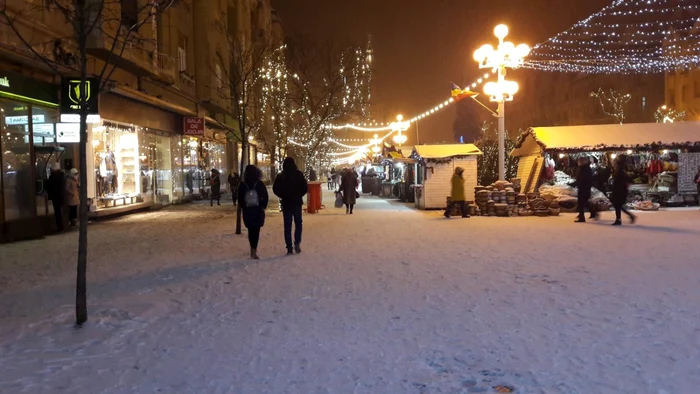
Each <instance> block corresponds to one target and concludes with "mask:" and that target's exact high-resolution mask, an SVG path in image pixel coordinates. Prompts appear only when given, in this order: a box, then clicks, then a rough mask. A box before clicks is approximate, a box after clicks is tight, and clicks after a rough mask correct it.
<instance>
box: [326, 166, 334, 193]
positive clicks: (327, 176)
mask: <svg viewBox="0 0 700 394" xmlns="http://www.w3.org/2000/svg"><path fill="white" fill-rule="evenodd" d="M326 180H327V181H328V190H333V188H332V186H333V183H332V182H333V177H332V175H331V171H330V170H328V171H327V172H326Z"/></svg>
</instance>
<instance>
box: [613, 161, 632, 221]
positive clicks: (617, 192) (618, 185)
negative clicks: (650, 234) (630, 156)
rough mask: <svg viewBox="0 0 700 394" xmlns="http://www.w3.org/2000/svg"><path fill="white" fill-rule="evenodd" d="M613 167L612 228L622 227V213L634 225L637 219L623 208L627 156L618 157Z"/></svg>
mask: <svg viewBox="0 0 700 394" xmlns="http://www.w3.org/2000/svg"><path fill="white" fill-rule="evenodd" d="M613 166H614V172H613V186H612V198H611V200H612V201H611V202H612V204H613V207H615V222H614V223H613V226H622V218H621V217H622V212H624V213H625V214H627V216H629V218H630V222H632V224H634V222H635V220H636V219H637V217H636V216H634V215H633V214H632V213H630V211H628V210H627V208H625V204H627V193H628V191H627V189H628V187H629V177H628V176H627V172H625V168H626V167H627V156H625V155H620V156H618V157H617V159H616V160H615V163H614V164H613Z"/></svg>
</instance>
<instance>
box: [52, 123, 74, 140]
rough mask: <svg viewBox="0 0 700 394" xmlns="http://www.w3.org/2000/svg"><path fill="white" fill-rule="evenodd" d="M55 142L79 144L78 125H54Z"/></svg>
mask: <svg viewBox="0 0 700 394" xmlns="http://www.w3.org/2000/svg"><path fill="white" fill-rule="evenodd" d="M56 141H57V142H58V143H77V142H80V124H79V123H56Z"/></svg>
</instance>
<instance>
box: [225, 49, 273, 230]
mask: <svg viewBox="0 0 700 394" xmlns="http://www.w3.org/2000/svg"><path fill="white" fill-rule="evenodd" d="M229 46H230V49H231V62H230V63H231V64H223V63H224V60H223V59H219V61H220V62H222V64H221V65H220V67H221V68H222V69H224V70H226V69H228V70H229V73H228V75H220V74H219V75H217V78H219V80H220V82H221V84H222V89H221V92H220V93H221V94H222V95H223V96H224V97H225V98H227V99H230V100H231V103H232V108H233V111H234V116H235V118H236V120H237V121H238V132H233V131H229V133H228V136H229V138H230V139H233V140H235V141H238V143H239V144H240V147H241V157H240V158H239V159H240V163H239V164H240V167H239V168H240V169H241V171H242V170H243V169H244V168H245V166H246V165H248V164H250V162H251V160H250V157H248V155H249V150H250V143H251V141H253V140H255V138H256V137H258V136H259V135H261V131H262V129H263V127H264V125H265V123H266V119H265V113H266V108H265V103H264V99H263V95H262V86H263V82H264V79H265V66H266V65H267V62H268V59H269V58H270V55H271V54H272V53H273V51H274V50H275V49H276V48H274V47H273V46H272V45H271V44H270V43H268V42H258V43H247V42H246V40H245V39H244V38H239V37H233V36H229ZM236 234H241V207H240V205H239V206H238V210H237V213H236Z"/></svg>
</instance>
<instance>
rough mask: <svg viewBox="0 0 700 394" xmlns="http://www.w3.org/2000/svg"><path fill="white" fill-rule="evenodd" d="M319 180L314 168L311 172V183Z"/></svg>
mask: <svg viewBox="0 0 700 394" xmlns="http://www.w3.org/2000/svg"><path fill="white" fill-rule="evenodd" d="M317 180H318V176H316V170H314V169H313V168H312V169H310V170H309V182H316V181H317Z"/></svg>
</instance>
